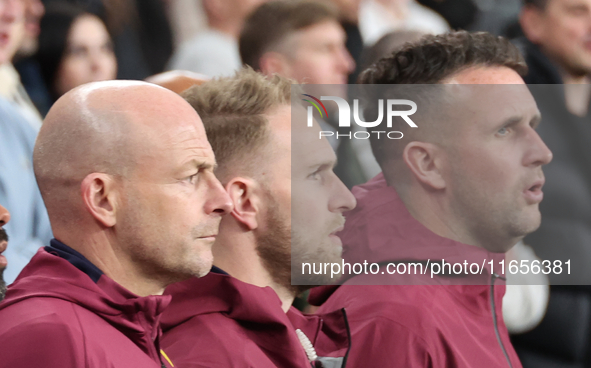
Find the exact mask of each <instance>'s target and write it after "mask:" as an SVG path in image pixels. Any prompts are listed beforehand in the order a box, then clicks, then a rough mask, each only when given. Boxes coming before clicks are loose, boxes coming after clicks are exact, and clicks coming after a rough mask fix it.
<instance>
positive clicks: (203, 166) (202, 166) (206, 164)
mask: <svg viewBox="0 0 591 368" xmlns="http://www.w3.org/2000/svg"><path fill="white" fill-rule="evenodd" d="M217 166H218V165H217V162H212V161H201V160H197V159H191V160H189V161H187V162H186V163H185V164H184V165H183V167H186V168H196V169H199V170H208V169H212V170H215V169H216V168H217Z"/></svg>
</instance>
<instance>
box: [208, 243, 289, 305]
mask: <svg viewBox="0 0 591 368" xmlns="http://www.w3.org/2000/svg"><path fill="white" fill-rule="evenodd" d="M251 235H252V234H250V235H246V234H242V235H236V236H232V237H230V238H231V239H221V238H220V237H218V239H217V240H216V245H215V246H214V259H215V265H216V266H217V267H219V268H220V269H222V270H224V271H225V272H227V273H228V274H229V275H230V276H232V277H234V278H236V279H238V280H240V281H242V282H245V283H247V284H251V285H255V286H258V287H270V288H272V289H273V290H274V291H275V293H277V296H278V297H279V299H280V300H281V307H282V309H283V311H284V312H287V310H289V308H290V307H291V304H292V303H293V301H294V299H295V292H294V290H292V288H291V287H286V286H283V285H280V284H278V283H276V282H275V281H274V280H273V277H272V276H271V274H270V273H269V271H268V270H267V268H266V267H265V265H264V264H263V260H262V259H261V257H260V256H259V255H258V252H257V251H256V245H255V243H254V237H253V236H251ZM230 243H231V245H229V244H230ZM237 244H240V246H236V245H237Z"/></svg>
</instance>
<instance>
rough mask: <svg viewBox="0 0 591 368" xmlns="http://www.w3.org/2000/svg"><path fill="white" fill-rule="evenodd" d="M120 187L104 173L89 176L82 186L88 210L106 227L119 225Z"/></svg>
mask: <svg viewBox="0 0 591 368" xmlns="http://www.w3.org/2000/svg"><path fill="white" fill-rule="evenodd" d="M118 185H119V184H118V183H117V182H116V181H115V179H114V178H113V177H112V176H111V175H108V174H104V173H92V174H89V175H87V176H86V177H85V178H84V180H82V184H81V185H80V189H81V192H82V200H83V202H84V205H85V206H86V210H87V211H88V212H90V214H91V215H92V216H93V217H94V218H95V219H96V220H97V221H98V222H100V223H101V224H102V225H103V226H105V227H113V226H115V224H116V223H117V219H116V212H117V200H118V191H117V186H118Z"/></svg>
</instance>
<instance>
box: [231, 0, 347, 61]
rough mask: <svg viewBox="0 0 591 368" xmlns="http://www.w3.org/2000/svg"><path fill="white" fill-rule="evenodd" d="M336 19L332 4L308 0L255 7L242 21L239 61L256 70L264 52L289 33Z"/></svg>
mask: <svg viewBox="0 0 591 368" xmlns="http://www.w3.org/2000/svg"><path fill="white" fill-rule="evenodd" d="M327 20H334V21H338V12H337V9H336V8H335V7H334V6H332V4H329V3H326V2H323V1H318V0H316V1H312V0H277V1H270V2H267V3H265V4H263V5H261V6H259V7H258V8H257V9H256V10H255V11H254V12H253V13H252V14H251V15H250V16H249V17H248V19H247V20H246V22H245V24H244V27H243V28H242V32H241V33H240V38H239V40H238V45H239V49H240V57H241V58H242V62H243V63H244V64H246V65H248V66H250V67H252V68H253V69H254V70H260V65H259V61H260V58H261V57H262V56H263V55H264V54H265V52H267V51H269V50H271V49H273V48H274V47H277V46H279V45H280V44H281V42H282V41H283V40H285V38H286V37H287V36H289V35H291V34H292V33H294V32H296V31H299V30H301V29H304V28H307V27H310V26H313V25H315V24H318V23H322V22H324V21H327Z"/></svg>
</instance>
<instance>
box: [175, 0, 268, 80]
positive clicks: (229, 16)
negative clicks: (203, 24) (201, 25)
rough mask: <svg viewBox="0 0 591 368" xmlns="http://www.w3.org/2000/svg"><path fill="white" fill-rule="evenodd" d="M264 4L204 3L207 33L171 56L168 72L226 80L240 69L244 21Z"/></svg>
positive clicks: (249, 0)
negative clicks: (174, 70) (194, 74)
mask: <svg viewBox="0 0 591 368" xmlns="http://www.w3.org/2000/svg"><path fill="white" fill-rule="evenodd" d="M263 2H264V0H203V1H202V3H203V9H204V11H205V14H206V16H207V24H208V26H209V29H208V30H206V31H203V32H201V33H199V34H197V35H196V36H195V37H194V38H192V39H191V40H189V41H187V42H185V43H184V44H183V45H181V47H180V48H179V49H178V50H177V51H176V52H175V54H174V55H173V56H172V58H171V60H170V63H169V69H180V70H190V71H193V72H196V73H201V74H205V75H207V76H210V77H215V76H223V75H225V76H228V75H231V74H233V73H234V71H236V70H238V69H239V68H240V66H241V63H240V56H239V54H238V36H239V34H240V29H241V28H242V25H243V24H244V20H245V19H246V17H247V16H248V15H249V14H250V13H251V12H252V11H253V10H254V9H255V8H256V7H257V6H258V5H260V4H261V3H263Z"/></svg>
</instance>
